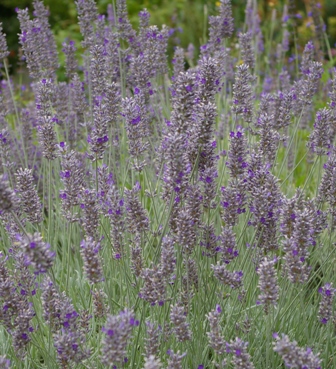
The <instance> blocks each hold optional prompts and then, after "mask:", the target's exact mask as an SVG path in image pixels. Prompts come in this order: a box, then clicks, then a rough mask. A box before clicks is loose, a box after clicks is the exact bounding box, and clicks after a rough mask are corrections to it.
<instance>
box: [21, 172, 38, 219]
mask: <svg viewBox="0 0 336 369" xmlns="http://www.w3.org/2000/svg"><path fill="white" fill-rule="evenodd" d="M15 177H16V186H17V191H18V195H19V198H20V206H21V208H22V210H23V211H24V212H25V213H26V214H27V218H28V220H29V221H30V222H32V223H40V222H42V219H43V218H42V203H41V200H40V198H39V196H38V194H37V191H36V186H35V183H34V178H33V175H32V170H31V169H22V168H20V169H19V170H18V171H17V172H16V173H15Z"/></svg>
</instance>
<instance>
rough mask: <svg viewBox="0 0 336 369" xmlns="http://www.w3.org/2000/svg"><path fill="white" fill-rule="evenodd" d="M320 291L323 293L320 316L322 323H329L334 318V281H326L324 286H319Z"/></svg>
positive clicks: (335, 290)
mask: <svg viewBox="0 0 336 369" xmlns="http://www.w3.org/2000/svg"><path fill="white" fill-rule="evenodd" d="M318 292H319V293H320V295H321V301H320V305H319V311H318V318H319V320H320V322H321V323H322V324H327V323H328V321H329V320H330V319H331V318H332V313H333V311H332V306H333V300H334V297H335V295H336V289H335V288H334V287H333V285H332V283H326V284H325V285H324V286H323V287H320V288H319V290H318Z"/></svg>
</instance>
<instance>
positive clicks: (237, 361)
mask: <svg viewBox="0 0 336 369" xmlns="http://www.w3.org/2000/svg"><path fill="white" fill-rule="evenodd" d="M247 345H248V342H244V341H243V340H241V339H240V338H238V337H236V339H235V340H232V341H231V342H230V343H226V352H228V353H232V354H233V355H234V358H233V365H234V369H254V365H253V363H252V362H251V358H250V355H249V354H248V352H247Z"/></svg>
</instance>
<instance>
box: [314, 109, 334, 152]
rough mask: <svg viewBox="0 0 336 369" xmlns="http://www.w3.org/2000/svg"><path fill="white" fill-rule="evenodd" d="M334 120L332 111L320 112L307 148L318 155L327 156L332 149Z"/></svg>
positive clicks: (321, 110) (317, 114)
mask: <svg viewBox="0 0 336 369" xmlns="http://www.w3.org/2000/svg"><path fill="white" fill-rule="evenodd" d="M332 134H333V119H332V113H331V110H330V109H327V108H323V109H320V110H318V112H317V113H316V117H315V123H314V130H313V132H312V134H311V135H310V137H309V142H308V143H307V146H308V147H309V148H310V150H311V151H312V152H314V153H315V154H316V155H326V154H327V153H328V151H329V149H330V148H331V145H332V142H333V139H334V137H333V136H332Z"/></svg>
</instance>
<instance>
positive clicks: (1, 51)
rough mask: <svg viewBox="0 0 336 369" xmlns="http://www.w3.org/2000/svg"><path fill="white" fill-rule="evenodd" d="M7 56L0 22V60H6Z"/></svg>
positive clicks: (6, 47)
mask: <svg viewBox="0 0 336 369" xmlns="http://www.w3.org/2000/svg"><path fill="white" fill-rule="evenodd" d="M8 55H9V51H8V46H7V41H6V35H5V34H4V33H2V22H0V59H4V58H7V56H8Z"/></svg>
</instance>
